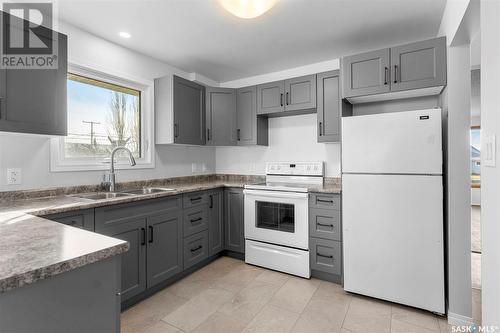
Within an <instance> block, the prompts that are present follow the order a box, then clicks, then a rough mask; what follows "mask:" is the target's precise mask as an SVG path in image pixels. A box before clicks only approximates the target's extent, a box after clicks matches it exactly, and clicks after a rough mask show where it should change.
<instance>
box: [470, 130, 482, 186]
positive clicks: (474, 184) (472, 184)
mask: <svg viewBox="0 0 500 333" xmlns="http://www.w3.org/2000/svg"><path fill="white" fill-rule="evenodd" d="M472 130H479V131H481V125H471V127H470V131H471V132H472ZM479 135H481V132H480V133H479ZM471 146H472V145H471ZM473 161H474V160H473V159H470V162H473ZM479 163H481V158H480V159H479ZM479 168H481V165H480V166H479ZM470 176H471V179H470V186H471V188H481V174H479V183H473V182H472V171H471V173H470Z"/></svg>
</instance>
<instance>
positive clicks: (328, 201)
mask: <svg viewBox="0 0 500 333" xmlns="http://www.w3.org/2000/svg"><path fill="white" fill-rule="evenodd" d="M317 201H318V202H324V203H331V204H333V200H323V199H317Z"/></svg>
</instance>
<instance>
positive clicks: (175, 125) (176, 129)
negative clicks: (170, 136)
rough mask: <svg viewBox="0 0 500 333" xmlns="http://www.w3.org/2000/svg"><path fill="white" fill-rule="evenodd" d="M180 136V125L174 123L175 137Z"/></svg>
mask: <svg viewBox="0 0 500 333" xmlns="http://www.w3.org/2000/svg"><path fill="white" fill-rule="evenodd" d="M178 136H179V126H178V125H177V124H174V137H175V138H177V137H178Z"/></svg>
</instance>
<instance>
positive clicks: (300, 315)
mask: <svg viewBox="0 0 500 333" xmlns="http://www.w3.org/2000/svg"><path fill="white" fill-rule="evenodd" d="M320 284H321V282H320V283H318V286H317V287H316V289H314V292H313V293H312V294H311V297H310V298H309V300H308V301H307V304H306V306H304V308H303V309H302V311H300V313H299V316H298V317H297V319H296V320H295V323H293V326H292V328H291V329H290V332H291V331H293V329H294V328H295V326H296V325H297V322H298V321H299V319H300V317H302V314H303V313H304V311H305V310H306V309H307V307H308V306H309V304H310V303H311V300H312V299H313V296H314V294H315V293H316V291H317V290H318V289H319V286H320Z"/></svg>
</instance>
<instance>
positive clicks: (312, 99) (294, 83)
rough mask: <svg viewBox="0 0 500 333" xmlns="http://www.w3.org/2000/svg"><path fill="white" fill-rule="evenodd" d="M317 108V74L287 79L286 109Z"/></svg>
mask: <svg viewBox="0 0 500 333" xmlns="http://www.w3.org/2000/svg"><path fill="white" fill-rule="evenodd" d="M314 108H316V75H307V76H301V77H296V78H293V79H288V80H285V111H297V110H307V109H314Z"/></svg>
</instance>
